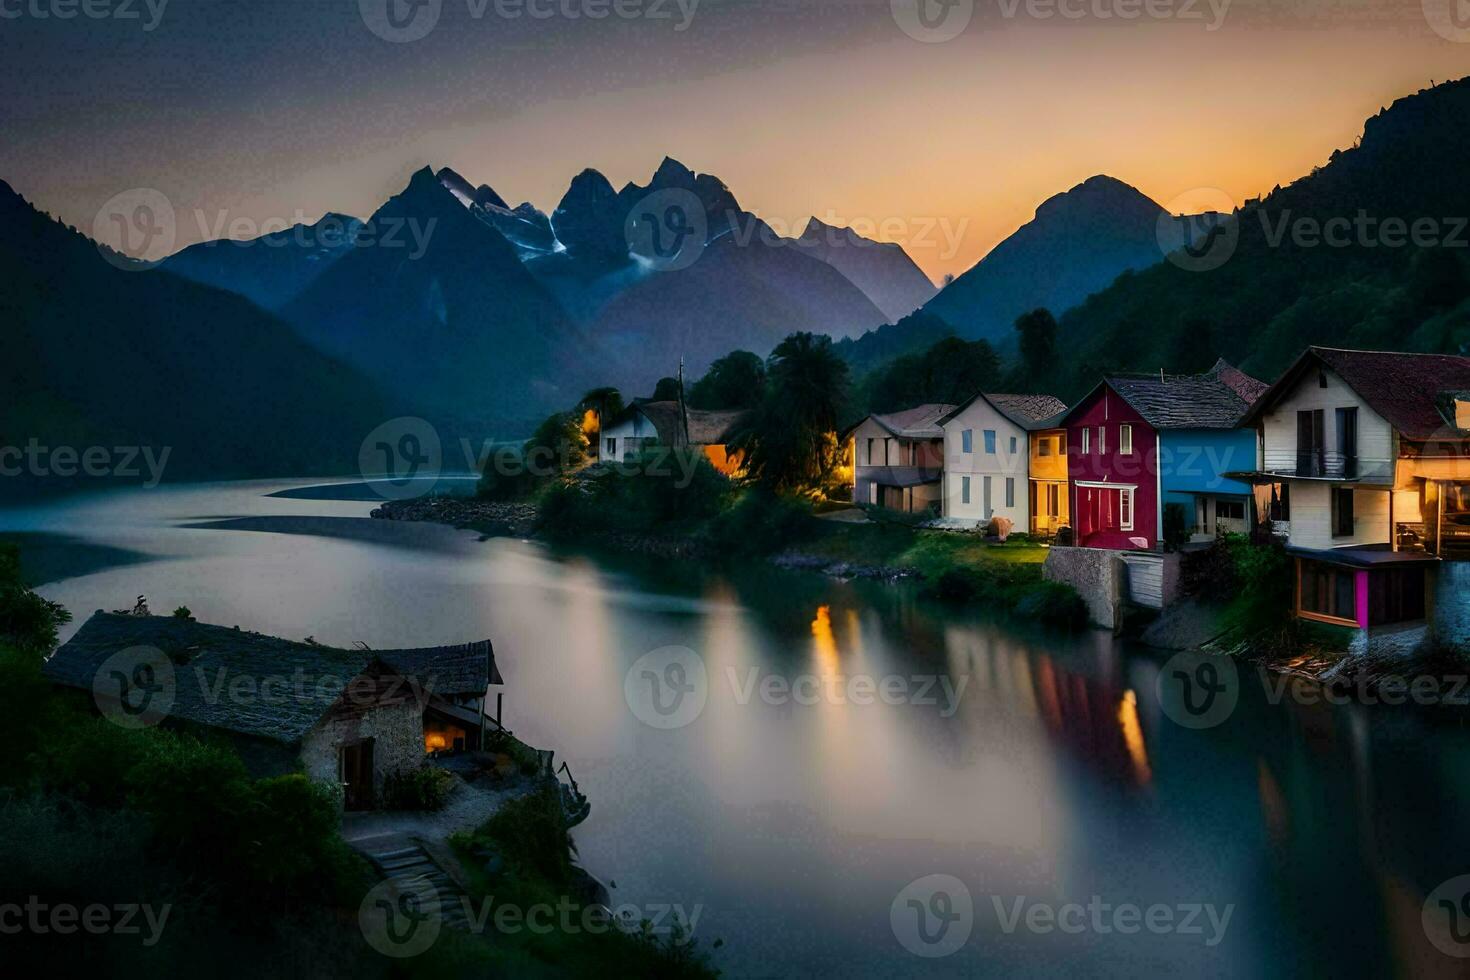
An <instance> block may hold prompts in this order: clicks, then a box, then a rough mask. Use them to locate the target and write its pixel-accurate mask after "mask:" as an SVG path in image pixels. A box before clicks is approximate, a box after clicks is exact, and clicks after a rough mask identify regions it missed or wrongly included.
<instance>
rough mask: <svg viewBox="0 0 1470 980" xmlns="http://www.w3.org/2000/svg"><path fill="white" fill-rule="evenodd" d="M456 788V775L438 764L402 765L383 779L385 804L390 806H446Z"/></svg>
mask: <svg viewBox="0 0 1470 980" xmlns="http://www.w3.org/2000/svg"><path fill="white" fill-rule="evenodd" d="M453 791H454V776H453V775H452V774H451V773H449V772H448V771H446V770H444V769H440V768H439V767H438V766H421V767H419V768H418V769H400V770H399V771H398V772H394V773H389V774H388V778H387V779H385V780H383V805H384V806H386V807H387V808H388V809H390V810H420V811H422V810H442V809H444V804H445V803H447V802H448V801H449V794H450V793H452V792H453Z"/></svg>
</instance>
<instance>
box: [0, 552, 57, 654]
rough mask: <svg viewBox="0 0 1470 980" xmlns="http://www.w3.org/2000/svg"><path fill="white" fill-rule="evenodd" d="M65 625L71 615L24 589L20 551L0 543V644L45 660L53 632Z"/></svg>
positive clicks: (52, 638) (53, 646)
mask: <svg viewBox="0 0 1470 980" xmlns="http://www.w3.org/2000/svg"><path fill="white" fill-rule="evenodd" d="M69 622H71V613H69V612H67V611H66V609H65V608H64V607H63V606H62V605H61V604H60V603H58V602H52V601H51V600H49V599H43V598H41V597H40V596H38V595H36V594H35V593H34V592H32V591H31V590H30V589H29V588H28V587H27V586H26V583H25V580H24V579H23V578H22V577H21V571H20V549H19V548H18V547H16V546H15V545H13V544H6V543H0V642H3V643H6V644H8V645H11V646H13V647H15V648H16V649H18V650H20V651H21V652H23V653H28V654H34V655H36V656H45V655H46V654H48V653H50V652H51V650H52V649H53V648H55V646H56V631H57V630H58V629H59V628H60V627H62V626H63V625H65V624H66V623H69Z"/></svg>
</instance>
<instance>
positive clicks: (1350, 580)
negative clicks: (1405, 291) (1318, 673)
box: [1244, 347, 1470, 647]
mask: <svg viewBox="0 0 1470 980" xmlns="http://www.w3.org/2000/svg"><path fill="white" fill-rule="evenodd" d="M1244 421H1245V423H1246V424H1248V425H1250V426H1252V427H1254V429H1255V430H1257V431H1258V432H1259V436H1260V456H1259V461H1258V462H1259V465H1258V467H1257V476H1256V482H1257V484H1258V487H1257V493H1258V496H1259V497H1260V499H1261V501H1262V505H1263V510H1264V511H1265V514H1264V516H1265V517H1266V518H1267V519H1268V520H1270V521H1271V523H1272V527H1273V528H1274V529H1275V530H1276V531H1277V533H1278V534H1280V535H1281V536H1282V537H1284V538H1285V540H1286V544H1287V548H1288V550H1289V551H1290V552H1291V553H1292V554H1293V556H1294V557H1295V560H1296V567H1297V587H1296V608H1297V613H1298V615H1299V616H1301V617H1302V618H1304V619H1309V620H1315V621H1318V622H1322V623H1326V624H1330V625H1334V626H1339V627H1343V628H1345V629H1347V630H1350V631H1352V633H1353V634H1354V642H1355V643H1357V644H1359V645H1362V646H1369V647H1371V646H1373V645H1375V644H1378V643H1380V642H1382V643H1393V644H1397V645H1404V644H1408V643H1412V642H1417V640H1418V639H1421V638H1422V634H1423V633H1424V632H1426V631H1427V627H1428V624H1429V623H1431V622H1432V621H1434V620H1436V618H1437V619H1438V621H1439V622H1440V623H1441V624H1443V623H1445V622H1446V620H1447V617H1450V616H1452V615H1453V616H1459V617H1460V618H1461V619H1466V618H1470V616H1467V615H1465V614H1463V613H1460V612H1456V610H1460V609H1461V607H1463V606H1464V605H1465V603H1466V599H1465V598H1464V596H1465V592H1466V590H1465V588H1464V586H1466V585H1470V582H1467V581H1465V579H1466V576H1465V574H1464V570H1465V569H1466V568H1467V567H1470V566H1465V565H1462V564H1458V562H1459V561H1461V560H1463V559H1465V558H1467V557H1470V358H1465V357H1456V356H1453V355H1448V354H1413V353H1394V352H1387V351H1356V350H1339V349H1335V348H1327V347H1310V348H1308V349H1307V350H1306V351H1304V352H1303V353H1302V355H1301V356H1300V357H1299V358H1298V359H1297V360H1296V362H1295V363H1294V364H1293V365H1292V366H1291V367H1290V368H1289V369H1288V370H1287V371H1286V373H1285V374H1283V375H1282V377H1281V379H1280V380H1279V381H1277V382H1276V384H1274V385H1272V386H1271V388H1270V390H1269V391H1267V392H1266V393H1265V394H1264V395H1263V396H1262V397H1261V398H1260V399H1259V400H1258V401H1257V402H1256V403H1255V405H1254V406H1253V407H1252V409H1251V411H1250V413H1249V414H1248V415H1247V417H1246V418H1245V420H1244ZM1441 559H1444V560H1445V563H1444V564H1443V565H1441ZM1436 597H1438V602H1436ZM1437 606H1439V607H1440V608H1436V607H1437ZM1452 631H1453V632H1457V633H1461V634H1463V627H1453V628H1452ZM1455 639H1456V640H1458V641H1460V642H1463V641H1464V639H1465V636H1464V635H1458V636H1456V637H1455Z"/></svg>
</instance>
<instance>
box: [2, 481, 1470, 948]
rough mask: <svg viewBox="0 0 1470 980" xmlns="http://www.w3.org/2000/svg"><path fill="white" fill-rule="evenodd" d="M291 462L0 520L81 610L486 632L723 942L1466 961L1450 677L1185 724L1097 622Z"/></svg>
mask: <svg viewBox="0 0 1470 980" xmlns="http://www.w3.org/2000/svg"><path fill="white" fill-rule="evenodd" d="M301 486H304V484H285V483H232V484H214V485H201V486H163V487H159V488H155V489H150V490H143V489H137V490H126V491H119V492H111V493H103V494H93V495H87V496H79V497H71V498H67V499H64V500H62V501H60V502H55V503H47V504H44V505H36V506H28V507H25V508H20V509H16V508H12V509H8V510H4V511H0V532H23V533H24V534H25V538H24V540H25V541H26V542H27V545H28V547H29V548H30V549H31V551H30V556H31V559H32V564H31V567H32V568H33V569H35V570H36V571H37V572H38V574H39V577H41V578H43V579H47V581H46V583H45V584H44V585H43V586H42V587H41V588H40V590H39V591H40V592H42V593H43V594H44V595H46V596H47V597H49V598H52V599H56V600H58V601H60V602H62V603H64V604H65V605H66V606H67V607H68V608H69V609H70V610H71V611H72V613H73V614H74V616H75V617H76V619H75V620H74V622H73V623H72V624H71V626H70V627H68V630H67V632H68V633H69V632H71V631H72V630H74V629H75V628H76V627H77V626H79V625H80V623H81V622H82V621H83V620H85V618H86V617H87V616H88V615H90V613H91V611H92V610H95V609H99V608H107V609H112V608H121V607H127V606H130V605H131V604H132V601H133V599H134V597H135V596H137V595H139V594H145V595H147V596H148V599H149V601H150V603H151V604H152V608H153V610H154V611H155V612H168V611H171V610H172V609H173V608H175V607H176V606H181V605H182V606H188V607H189V608H190V609H191V610H192V611H193V613H194V615H195V616H196V617H197V618H198V619H200V620H202V621H206V622H212V623H221V624H225V625H239V626H241V627H243V628H247V629H252V630H258V631H261V632H265V633H270V634H276V635H280V636H285V637H291V638H297V639H299V638H303V637H306V636H314V637H315V638H316V639H317V640H319V641H321V642H323V643H330V644H334V645H342V646H346V645H350V644H352V643H353V642H355V641H363V642H366V643H368V644H370V645H372V646H379V647H394V646H411V645H428V644H440V643H457V642H463V641H466V640H473V639H482V638H485V637H490V638H492V639H493V640H494V641H495V646H496V651H497V657H498V661H499V664H500V667H501V670H502V672H503V673H504V675H505V679H506V688H505V711H506V719H505V720H506V723H507V724H508V725H509V727H511V728H512V729H513V730H514V731H515V732H516V733H517V734H518V735H520V736H521V737H522V738H524V739H525V740H526V741H528V742H530V743H531V744H534V745H538V746H542V747H546V748H552V749H555V751H556V753H557V758H558V760H559V761H560V760H564V761H566V762H568V763H569V764H570V766H571V769H572V772H573V773H574V775H575V776H576V778H577V779H578V781H579V782H580V783H581V785H582V787H583V789H584V790H585V791H586V792H587V793H588V795H589V796H590V798H591V800H592V804H593V808H592V815H591V817H590V819H589V820H588V821H587V822H586V823H585V824H583V825H582V826H581V827H579V828H578V829H577V831H576V833H575V837H576V842H577V846H578V848H579V851H580V854H581V858H582V861H583V863H584V864H585V865H586V866H587V867H588V868H589V869H591V870H592V871H593V872H594V873H596V874H598V875H599V876H600V877H602V878H604V879H611V880H612V881H613V882H615V885H616V887H615V888H614V890H613V895H614V899H615V901H616V902H619V903H630V904H634V905H637V906H639V907H640V908H644V909H649V910H655V911H656V910H657V908H658V907H659V906H662V905H670V906H678V907H681V908H682V909H683V910H684V911H685V913H686V915H687V914H690V913H695V914H697V919H696V920H695V934H696V936H697V938H698V939H699V940H700V941H701V942H703V943H704V944H706V946H708V945H709V944H711V943H712V942H713V941H714V940H715V939H717V938H718V939H723V940H724V945H723V948H721V949H720V950H718V951H717V952H715V954H714V962H715V963H716V965H718V966H720V967H721V968H722V969H724V970H725V971H726V974H727V975H728V976H734V977H774V976H784V977H807V976H832V977H851V976H885V977H888V976H975V975H984V976H1000V977H1016V976H1038V977H1040V976H1045V977H1052V976H1059V975H1063V974H1066V973H1072V974H1074V975H1079V976H1137V975H1160V974H1173V975H1176V976H1181V977H1182V976H1189V977H1196V976H1218V977H1236V976H1238V977H1276V976H1309V975H1319V976H1320V975H1342V976H1347V975H1376V976H1387V975H1392V974H1408V973H1414V974H1416V975H1440V974H1443V975H1454V973H1455V971H1456V970H1457V969H1458V968H1460V967H1461V965H1462V961H1459V960H1456V959H1451V958H1450V957H1448V956H1445V955H1443V954H1441V953H1440V952H1439V951H1438V950H1437V949H1436V948H1435V947H1434V946H1433V945H1431V943H1430V942H1429V941H1428V939H1427V938H1426V932H1425V929H1424V927H1423V926H1422V925H1421V907H1422V906H1423V905H1424V903H1425V899H1426V896H1428V895H1429V894H1430V892H1431V891H1432V890H1433V889H1435V888H1436V886H1438V885H1440V884H1441V883H1442V882H1444V881H1445V880H1447V879H1451V878H1453V877H1455V876H1457V875H1460V874H1463V873H1465V872H1467V871H1470V851H1467V849H1466V848H1465V847H1463V846H1462V845H1463V844H1464V843H1465V841H1466V835H1467V828H1470V734H1467V732H1466V730H1465V729H1464V728H1463V727H1462V726H1461V724H1460V723H1459V720H1458V718H1457V717H1455V716H1453V715H1449V714H1448V713H1446V712H1445V711H1444V710H1442V709H1441V710H1438V711H1425V710H1421V709H1416V708H1410V707H1403V706H1397V707H1389V706H1365V705H1360V704H1348V705H1338V706H1333V705H1327V704H1321V703H1318V704H1306V703H1299V702H1298V701H1295V700H1292V699H1285V700H1282V699H1280V698H1273V696H1272V687H1271V685H1270V684H1269V683H1265V682H1263V680H1262V679H1261V678H1260V677H1259V676H1258V675H1256V674H1254V673H1252V672H1250V671H1246V672H1244V673H1243V674H1242V675H1241V679H1240V683H1239V685H1238V703H1237V704H1236V706H1235V708H1234V710H1233V711H1232V712H1230V713H1229V715H1228V717H1226V718H1225V719H1224V720H1223V721H1221V722H1220V723H1219V724H1216V725H1214V726H1212V727H1208V728H1202V729H1194V728H1189V727H1185V726H1184V725H1181V724H1176V723H1175V722H1174V721H1173V720H1171V718H1172V716H1173V714H1174V713H1171V712H1170V711H1168V710H1165V705H1164V704H1163V703H1162V702H1161V700H1160V695H1159V692H1158V678H1159V676H1160V668H1161V665H1162V664H1163V663H1164V661H1165V660H1166V659H1167V658H1166V656H1164V655H1160V654H1157V653H1155V652H1151V651H1145V650H1138V649H1131V648H1129V647H1128V646H1126V645H1124V644H1121V643H1118V642H1116V641H1114V640H1113V639H1112V638H1111V637H1110V636H1107V635H1105V634H1103V633H1100V632H1093V633H1087V634H1083V635H1080V636H1065V635H1062V636H1059V635H1055V634H1050V633H1047V632H1045V631H1042V630H1040V629H1032V628H1030V627H1026V626H1018V625H1016V624H1013V623H1012V624H1007V623H1001V622H997V621H994V620H992V619H990V618H988V617H987V616H986V615H985V613H984V612H983V611H981V610H976V611H958V610H956V609H955V608H953V607H948V606H943V605H939V604H937V603H934V602H932V601H930V600H927V599H925V598H923V597H921V596H920V595H919V594H918V590H917V589H916V588H915V587H914V586H913V585H911V584H908V585H898V586H892V585H885V584H881V583H871V582H859V583H843V582H837V581H831V580H828V579H825V578H821V577H818V576H815V575H810V574H806V573H797V572H780V571H777V570H774V569H772V568H769V567H766V566H754V567H750V568H743V569H739V570H737V571H734V572H725V573H715V572H709V571H705V570H702V569H701V568H698V567H695V566H691V565H689V564H681V563H672V562H659V561H650V560H633V559H629V558H627V557H625V556H609V555H596V556H593V555H591V554H587V553H573V552H561V551H558V550H554V549H551V548H549V547H547V546H545V545H543V544H540V543H534V542H527V541H519V540H510V539H492V540H481V539H480V538H479V537H478V536H477V535H475V534H473V533H470V532H461V531H455V530H453V529H449V528H445V527H439V526H429V525H411V524H395V523H390V522H382V521H370V520H368V519H367V515H368V513H369V511H370V510H371V508H372V506H373V500H374V499H375V498H373V496H372V494H370V493H363V492H361V488H360V487H359V488H356V490H354V489H353V488H350V487H349V488H346V489H345V490H344V491H342V492H328V493H312V492H297V493H295V494H294V495H293V488H298V487H301ZM281 491H285V492H286V493H287V494H288V495H287V496H280V495H277V494H278V493H279V492H281ZM332 498H357V499H332ZM671 666H672V667H673V668H675V670H676V671H677V672H676V673H670V667H671ZM701 670H702V672H703V679H702V680H701V678H700V677H699V676H698V675H699V673H700V671H701ZM667 682H673V683H676V684H682V685H684V687H683V688H680V689H679V691H675V692H674V693H675V694H679V693H680V691H683V690H685V689H687V690H688V696H687V700H685V701H683V702H678V701H677V699H676V698H673V696H672V695H670V694H669V691H668V690H665V691H662V693H660V690H659V688H658V685H659V684H661V683H667ZM645 685H647V687H646V692H647V693H646V694H645V693H644V692H645ZM650 699H652V700H650ZM671 706H673V707H671ZM933 876H944V877H940V878H936V877H933ZM1466 951H1467V952H1470V949H1467V950H1466ZM936 954H943V955H936Z"/></svg>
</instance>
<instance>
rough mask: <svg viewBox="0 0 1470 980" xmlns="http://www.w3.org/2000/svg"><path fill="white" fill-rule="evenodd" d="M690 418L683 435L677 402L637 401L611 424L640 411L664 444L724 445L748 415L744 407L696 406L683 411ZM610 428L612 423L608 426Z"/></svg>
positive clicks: (624, 419) (622, 420)
mask: <svg viewBox="0 0 1470 980" xmlns="http://www.w3.org/2000/svg"><path fill="white" fill-rule="evenodd" d="M685 411H686V413H687V414H688V417H689V438H688V440H685V438H684V425H683V421H682V419H681V417H680V413H679V403H678V402H675V401H665V402H637V403H636V404H634V405H633V406H632V407H631V408H629V409H628V410H627V411H625V412H624V413H623V414H622V415H621V416H620V417H619V418H618V420H617V422H615V423H613V424H619V423H621V422H624V421H626V420H627V419H628V418H630V417H631V416H632V415H633V413H635V412H640V413H642V415H643V417H644V418H646V419H648V421H649V422H650V423H651V424H652V425H653V431H655V432H657V433H658V441H659V442H661V443H663V444H664V445H665V446H684V445H688V444H691V443H692V444H693V445H696V446H723V445H725V444H726V443H728V442H729V441H730V440H731V439H732V438H733V437H734V434H735V429H736V428H737V427H738V426H739V425H740V423H741V422H743V421H744V420H745V418H746V417H747V416H748V415H749V414H750V413H749V412H747V411H744V410H735V411H706V410H704V409H699V408H690V409H686V410H685ZM609 428H611V426H609Z"/></svg>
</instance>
